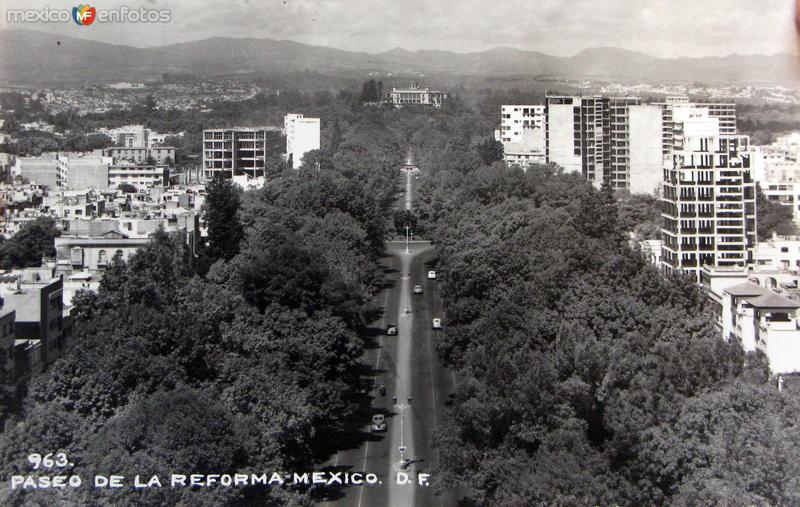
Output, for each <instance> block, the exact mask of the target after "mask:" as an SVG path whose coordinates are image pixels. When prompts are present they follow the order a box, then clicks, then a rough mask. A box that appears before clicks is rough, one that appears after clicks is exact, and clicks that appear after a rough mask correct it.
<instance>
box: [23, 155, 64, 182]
mask: <svg viewBox="0 0 800 507" xmlns="http://www.w3.org/2000/svg"><path fill="white" fill-rule="evenodd" d="M56 157H57V153H54V152H53V153H42V155H41V156H40V157H17V158H16V161H15V163H14V165H13V166H12V167H11V175H12V176H21V177H22V178H25V179H27V180H29V181H30V182H31V183H34V184H36V185H41V186H43V187H46V188H48V189H51V190H52V189H54V188H56V187H60V186H61V178H60V176H59V169H58V160H57V159H56Z"/></svg>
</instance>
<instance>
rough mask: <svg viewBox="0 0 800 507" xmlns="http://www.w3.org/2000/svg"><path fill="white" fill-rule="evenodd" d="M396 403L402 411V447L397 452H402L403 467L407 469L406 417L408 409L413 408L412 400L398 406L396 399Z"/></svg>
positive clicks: (401, 461)
mask: <svg viewBox="0 0 800 507" xmlns="http://www.w3.org/2000/svg"><path fill="white" fill-rule="evenodd" d="M394 401H395V407H397V408H399V409H400V447H398V448H397V450H399V451H400V463H401V466H402V467H403V468H405V467H406V444H405V435H406V426H405V415H406V408H408V407H410V406H411V398H408V403H401V404H399V405H398V404H397V398H395V399H394Z"/></svg>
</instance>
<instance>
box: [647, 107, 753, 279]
mask: <svg viewBox="0 0 800 507" xmlns="http://www.w3.org/2000/svg"><path fill="white" fill-rule="evenodd" d="M676 113H678V114H677V116H676V121H675V122H674V127H675V129H674V138H673V140H674V143H673V146H672V147H671V153H670V155H669V157H668V159H667V160H666V161H665V167H664V188H663V198H662V201H663V211H662V217H663V219H664V225H663V228H662V237H663V239H664V246H663V249H662V254H661V265H662V270H663V271H664V273H680V272H682V273H688V274H691V275H693V276H694V277H696V279H697V280H698V282H699V281H700V273H701V268H702V267H703V266H711V267H714V268H732V267H739V268H744V267H745V266H746V265H748V264H750V263H752V261H753V248H754V247H755V244H756V209H755V207H756V203H755V180H754V179H753V176H752V168H751V160H752V150H751V149H750V140H749V138H748V137H747V136H739V135H725V134H721V133H720V131H721V128H720V119H719V118H717V117H712V116H710V115H709V112H708V111H707V110H705V109H702V108H686V109H682V110H681V111H679V112H678V111H676Z"/></svg>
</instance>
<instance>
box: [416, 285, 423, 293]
mask: <svg viewBox="0 0 800 507" xmlns="http://www.w3.org/2000/svg"><path fill="white" fill-rule="evenodd" d="M414 294H422V285H415V286H414Z"/></svg>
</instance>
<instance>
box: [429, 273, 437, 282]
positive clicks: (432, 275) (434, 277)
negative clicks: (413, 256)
mask: <svg viewBox="0 0 800 507" xmlns="http://www.w3.org/2000/svg"><path fill="white" fill-rule="evenodd" d="M428 280H436V271H428Z"/></svg>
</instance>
